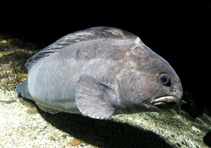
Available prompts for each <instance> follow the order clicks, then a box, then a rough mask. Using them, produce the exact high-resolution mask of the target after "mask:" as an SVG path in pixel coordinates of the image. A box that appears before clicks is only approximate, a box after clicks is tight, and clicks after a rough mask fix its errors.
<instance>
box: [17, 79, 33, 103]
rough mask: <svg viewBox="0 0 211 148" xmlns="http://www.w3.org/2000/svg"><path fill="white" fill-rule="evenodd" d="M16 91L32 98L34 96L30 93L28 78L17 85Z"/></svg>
mask: <svg viewBox="0 0 211 148" xmlns="http://www.w3.org/2000/svg"><path fill="white" fill-rule="evenodd" d="M15 91H16V93H18V94H19V93H21V96H22V97H24V98H27V99H31V100H32V97H31V95H30V93H29V88H28V79H26V81H24V82H23V83H22V84H18V85H17V86H16V89H15Z"/></svg>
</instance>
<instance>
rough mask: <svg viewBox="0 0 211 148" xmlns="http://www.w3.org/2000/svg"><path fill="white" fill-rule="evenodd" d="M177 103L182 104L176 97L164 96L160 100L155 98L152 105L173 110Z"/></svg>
mask: <svg viewBox="0 0 211 148" xmlns="http://www.w3.org/2000/svg"><path fill="white" fill-rule="evenodd" d="M177 102H180V99H178V98H177V97H175V96H162V97H159V98H155V99H154V100H152V101H151V102H150V103H151V104H152V105H154V106H156V107H165V108H166V107H167V108H171V107H173V106H174V105H175V104H176V103H177Z"/></svg>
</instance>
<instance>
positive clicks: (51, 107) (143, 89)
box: [16, 27, 183, 119]
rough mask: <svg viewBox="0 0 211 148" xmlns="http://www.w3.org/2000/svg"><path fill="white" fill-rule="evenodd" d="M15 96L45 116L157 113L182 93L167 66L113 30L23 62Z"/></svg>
mask: <svg viewBox="0 0 211 148" xmlns="http://www.w3.org/2000/svg"><path fill="white" fill-rule="evenodd" d="M25 66H26V68H27V70H28V78H27V80H26V81H25V82H24V83H23V84H21V85H17V87H16V92H17V93H21V95H22V96H23V97H25V98H28V99H32V100H34V101H35V102H36V104H37V105H38V106H39V107H40V108H41V109H42V110H44V111H46V112H49V113H58V112H69V113H81V114H83V115H87V116H89V117H92V118H98V119H99V118H100V119H105V118H109V117H110V116H112V115H113V114H122V113H125V114H130V113H137V112H142V111H162V110H166V109H169V108H170V107H171V106H172V104H174V103H176V102H180V100H181V97H182V94H183V90H182V85H181V82H180V79H179V77H178V76H177V74H176V72H175V71H174V69H173V68H172V67H171V66H170V64H169V63H168V62H167V61H166V60H165V59H163V58H162V57H161V56H159V55H158V54H156V53H155V52H154V51H152V50H151V49H150V48H149V47H147V46H146V45H145V44H144V43H143V42H142V41H141V40H140V38H139V37H138V36H136V35H134V34H132V33H130V32H127V31H124V30H121V29H117V28H112V27H94V28H89V29H86V30H82V31H78V32H75V33H72V34H68V35H66V36H64V37H62V38H61V39H59V40H57V41H56V42H54V43H53V44H51V45H49V46H47V47H46V48H44V49H43V50H41V51H39V52H38V53H36V54H35V55H34V56H32V57H31V58H29V59H28V61H27V63H26V64H25Z"/></svg>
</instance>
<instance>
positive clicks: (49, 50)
mask: <svg viewBox="0 0 211 148" xmlns="http://www.w3.org/2000/svg"><path fill="white" fill-rule="evenodd" d="M100 38H102V39H103V38H115V39H135V38H137V36H136V35H134V34H132V33H130V32H127V31H124V30H121V29H118V28H114V27H93V28H89V29H85V30H82V31H77V32H74V33H70V34H68V35H66V36H64V37H62V38H60V39H58V40H57V41H55V42H54V43H52V44H50V45H49V46H47V47H45V48H44V49H42V50H40V51H39V52H37V53H36V54H35V55H33V56H32V57H30V58H29V59H28V60H27V62H26V64H25V67H26V68H27V70H28V72H29V70H30V69H31V67H32V66H33V64H34V63H36V62H37V61H38V60H41V59H42V58H45V57H47V56H49V55H51V54H53V53H54V52H56V51H58V50H60V49H62V48H64V47H66V46H70V45H71V44H74V43H77V42H81V41H88V40H96V39H100Z"/></svg>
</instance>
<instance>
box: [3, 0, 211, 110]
mask: <svg viewBox="0 0 211 148" xmlns="http://www.w3.org/2000/svg"><path fill="white" fill-rule="evenodd" d="M95 26H112V27H117V28H121V29H124V30H127V31H129V32H132V33H134V34H136V35H138V36H139V37H140V38H141V39H142V41H143V42H144V43H145V44H146V45H147V46H149V47H150V48H151V49H152V50H154V51H155V52H156V53H158V54H159V55H161V56H162V57H164V58H165V59H166V60H167V61H168V62H169V63H170V64H171V65H172V67H173V68H174V69H175V71H176V72H177V74H178V75H179V77H180V79H181V81H182V84H183V87H184V91H188V92H190V93H191V94H193V95H194V96H195V97H196V98H197V99H198V102H200V103H201V104H202V105H203V106H204V107H208V106H209V107H210V106H211V105H210V104H211V103H209V102H210V101H209V100H210V99H211V98H210V95H209V94H210V92H211V90H210V88H211V87H210V76H211V74H210V73H211V72H210V58H211V57H210V49H211V42H210V41H211V5H210V4H208V3H202V2H198V3H196V2H191V3H176V2H175V3H174V2H171V3H160V2H157V3H154V2H151V3H150V2H149V3H146V2H145V3H143V1H137V2H136V1H130V2H128V1H127V2H121V3H118V2H114V1H113V2H108V1H98V2H96V3H90V2H86V3H84V2H83V1H79V2H78V3H76V2H71V1H68V2H67V3H60V2H58V1H57V2H51V3H33V2H29V3H19V2H17V3H16V4H15V3H8V4H1V5H0V32H1V33H7V34H9V35H12V36H14V37H18V38H21V39H24V40H27V41H30V42H33V43H35V44H37V45H39V46H40V47H45V46H47V45H48V44H50V43H52V42H54V41H55V40H57V39H59V38H60V37H62V36H64V35H66V34H68V33H71V32H74V31H78V30H82V29H85V28H89V27H95ZM40 47H38V48H40Z"/></svg>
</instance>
